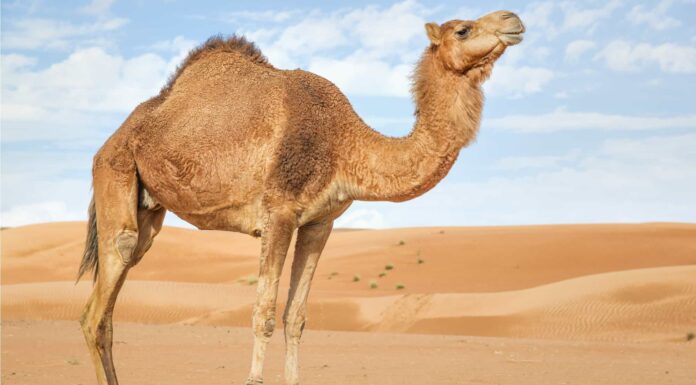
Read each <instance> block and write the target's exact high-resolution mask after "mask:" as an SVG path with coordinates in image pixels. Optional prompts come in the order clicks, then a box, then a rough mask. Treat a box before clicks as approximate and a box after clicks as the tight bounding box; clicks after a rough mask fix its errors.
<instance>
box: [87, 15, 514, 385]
mask: <svg viewBox="0 0 696 385" xmlns="http://www.w3.org/2000/svg"><path fill="white" fill-rule="evenodd" d="M426 30H427V34H428V37H429V39H430V41H431V44H430V46H429V47H428V48H426V49H425V51H424V53H423V56H422V58H421V60H420V61H419V63H418V66H417V68H416V70H415V72H414V77H413V87H412V91H413V97H414V102H415V104H416V123H415V125H414V127H413V130H412V132H411V133H410V134H409V135H408V136H406V137H403V138H391V137H385V136H384V135H382V134H380V133H379V132H377V131H375V130H373V129H372V128H370V127H369V126H367V125H366V124H365V123H364V122H363V121H362V119H360V117H359V116H358V115H357V114H356V113H355V111H354V110H353V108H352V107H351V105H350V102H349V101H348V99H347V98H346V97H345V95H343V93H341V91H340V90H339V89H338V88H337V87H336V86H335V85H334V84H332V83H331V82H330V81H328V80H326V79H324V78H322V77H320V76H317V75H315V74H312V73H309V72H306V71H302V70H291V71H283V70H278V69H276V68H274V67H273V66H271V65H270V64H269V63H268V62H267V61H266V59H265V58H264V56H263V54H262V53H261V51H259V50H258V49H257V48H256V47H255V46H254V45H253V44H252V43H249V42H247V41H246V40H245V39H244V38H241V37H235V36H233V37H230V38H221V37H219V36H218V37H213V38H211V39H209V40H208V41H207V42H206V43H205V44H203V45H202V46H200V47H198V48H196V49H194V50H193V51H191V53H190V54H189V55H188V57H187V58H186V59H185V60H184V62H183V63H182V64H181V65H180V66H179V68H178V69H177V70H176V72H175V73H174V74H173V75H172V77H171V78H170V80H169V82H168V83H167V84H166V85H165V86H164V87H163V88H162V91H161V92H160V94H159V95H157V96H155V97H153V98H152V99H150V100H148V101H146V102H144V103H142V104H141V105H139V106H138V107H137V108H136V109H135V110H134V111H133V112H132V113H131V115H130V116H129V117H128V119H126V121H125V122H124V123H123V124H122V125H121V127H120V128H119V129H118V130H117V131H116V132H115V133H114V134H113V135H112V136H111V137H110V138H109V139H108V140H107V141H106V143H105V144H104V146H103V147H102V148H101V149H100V150H99V152H98V153H97V155H96V156H95V157H94V165H93V170H92V173H93V185H94V198H93V203H92V204H91V205H90V221H89V229H88V236H87V237H88V238H87V245H86V248H85V254H84V256H83V261H82V264H81V265H80V271H79V275H82V274H83V273H85V272H86V271H88V270H90V269H94V271H95V274H94V277H95V282H96V284H95V287H94V291H93V293H92V296H91V297H90V299H89V301H88V303H87V306H86V307H85V310H84V313H83V316H82V319H81V323H82V329H83V332H84V335H85V339H86V341H87V346H88V347H89V349H90V353H91V355H92V360H93V363H94V366H95V368H96V371H97V379H98V381H99V384H100V385H105V384H108V385H115V384H116V382H117V380H116V371H115V369H114V366H113V360H112V357H111V344H112V332H111V322H112V321H111V314H112V313H113V307H114V305H115V303H116V297H117V296H118V292H119V290H120V288H121V285H122V284H123V282H124V280H125V277H126V274H127V272H128V270H129V269H130V268H131V267H133V266H134V265H136V264H137V263H138V261H139V260H140V259H141V258H142V256H143V255H144V254H145V252H146V251H147V250H148V248H149V247H150V245H151V244H152V242H153V239H154V237H155V236H156V235H157V233H158V232H159V230H160V229H161V226H162V221H163V219H164V214H165V211H172V212H174V213H175V214H177V215H178V216H179V217H181V218H182V219H184V220H186V221H188V222H189V223H191V224H193V225H195V226H196V227H198V228H201V229H215V230H226V231H236V232H241V233H245V234H249V235H253V236H260V237H261V241H262V242H261V244H262V248H261V255H260V268H259V280H258V285H257V301H256V304H255V306H254V312H253V319H252V324H253V331H254V348H253V355H252V365H251V370H250V373H249V379H248V382H247V383H248V384H260V383H262V368H263V362H264V358H265V351H266V346H267V344H268V341H269V339H270V336H271V335H272V333H273V331H274V328H275V311H276V299H277V295H278V282H279V279H280V274H281V272H282V269H283V265H284V262H285V258H286V255H287V252H288V247H289V245H290V244H291V239H292V235H293V233H294V232H295V230H297V241H296V243H295V244H296V247H295V255H294V259H293V263H292V274H291V282H290V293H289V296H288V304H287V306H286V310H285V313H284V315H283V321H284V323H285V337H286V339H285V340H286V366H285V382H286V384H288V385H296V384H297V383H299V380H298V365H297V362H298V350H299V341H300V337H301V334H302V330H303V328H304V325H305V319H306V301H307V296H308V294H309V287H310V285H311V281H312V277H313V274H314V271H315V269H316V266H317V263H318V260H319V257H320V255H321V251H322V250H323V248H324V245H325V243H326V240H327V239H328V237H329V234H330V233H331V229H332V225H333V221H334V220H335V219H336V218H337V217H338V216H340V215H341V214H342V213H343V212H344V211H345V210H346V209H347V208H348V207H349V206H350V204H351V203H352V202H353V201H354V200H388V201H404V200H408V199H412V198H414V197H417V196H419V195H421V194H423V193H425V192H427V191H428V190H430V189H431V188H433V187H434V186H435V185H436V184H437V183H438V182H439V181H440V180H442V178H444V177H445V176H446V175H447V173H448V172H449V170H450V169H451V167H452V165H453V164H454V162H455V161H456V159H457V156H458V155H459V151H460V150H461V149H462V148H463V147H464V146H466V145H467V144H469V143H470V142H471V141H472V140H474V138H475V136H476V133H477V131H478V128H479V123H480V117H481V110H482V108H483V94H482V91H481V83H482V82H483V81H484V80H485V79H486V78H487V77H488V76H489V75H490V72H491V70H492V68H493V63H494V62H495V60H497V59H498V58H499V57H500V55H502V54H503V52H504V51H505V49H506V48H507V47H508V46H509V45H512V44H516V43H517V42H519V41H520V40H521V37H520V36H519V35H520V34H521V33H522V32H524V27H523V26H522V23H521V22H520V20H519V19H518V18H517V16H515V15H514V14H512V13H510V12H505V11H501V12H495V13H492V14H490V15H487V16H484V17H482V18H480V19H478V20H476V21H462V20H452V21H449V22H447V23H445V24H443V25H437V24H435V23H429V24H428V25H427V26H426ZM192 263H195V262H192Z"/></svg>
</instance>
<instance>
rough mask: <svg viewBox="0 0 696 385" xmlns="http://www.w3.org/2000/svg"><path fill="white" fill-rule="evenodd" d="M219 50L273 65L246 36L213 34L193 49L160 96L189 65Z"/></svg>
mask: <svg viewBox="0 0 696 385" xmlns="http://www.w3.org/2000/svg"><path fill="white" fill-rule="evenodd" d="M217 52H239V53H241V54H242V55H244V56H246V57H248V58H249V60H251V61H253V62H255V63H258V64H261V65H264V66H268V67H272V66H271V65H270V64H269V63H268V60H267V59H266V57H265V56H264V55H263V53H261V50H259V49H258V48H256V45H255V44H254V43H252V42H249V41H247V40H246V38H245V37H244V36H236V35H232V36H228V37H223V36H222V35H217V36H211V37H209V38H208V40H206V42H205V43H203V44H201V45H200V46H198V47H196V48H194V49H193V50H191V52H189V54H188V55H187V56H186V59H184V61H183V62H181V64H179V66H177V67H176V70H175V71H174V73H173V74H172V75H171V76H170V77H169V79H168V80H167V84H165V85H164V87H162V89H161V90H160V94H159V96H160V97H166V96H167V94H169V91H171V89H172V87H174V83H176V79H178V78H179V75H181V73H182V72H184V70H185V69H186V68H187V67H188V66H190V65H191V64H192V63H194V62H195V61H197V60H200V59H203V58H204V57H205V56H207V55H210V54H213V53H217Z"/></svg>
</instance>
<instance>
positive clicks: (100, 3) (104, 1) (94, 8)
mask: <svg viewBox="0 0 696 385" xmlns="http://www.w3.org/2000/svg"><path fill="white" fill-rule="evenodd" d="M114 1H115V0H92V1H90V2H89V4H87V5H85V6H84V7H82V8H80V10H81V11H82V12H84V13H87V14H90V15H96V16H104V15H105V14H107V13H109V11H110V10H111V6H112V5H113V4H114Z"/></svg>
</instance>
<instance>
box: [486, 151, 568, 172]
mask: <svg viewBox="0 0 696 385" xmlns="http://www.w3.org/2000/svg"><path fill="white" fill-rule="evenodd" d="M578 155H579V153H578V151H572V152H570V153H568V154H565V155H535V156H507V157H504V158H500V159H498V160H497V161H496V162H495V163H494V164H493V168H494V169H498V170H515V171H517V170H525V169H549V168H558V167H560V166H561V165H563V164H567V163H568V162H570V161H573V160H576V159H577V158H578Z"/></svg>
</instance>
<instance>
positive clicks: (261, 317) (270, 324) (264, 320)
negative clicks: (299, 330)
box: [253, 309, 276, 338]
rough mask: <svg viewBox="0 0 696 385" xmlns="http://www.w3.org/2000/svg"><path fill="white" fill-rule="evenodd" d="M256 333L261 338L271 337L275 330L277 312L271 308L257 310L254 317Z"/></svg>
mask: <svg viewBox="0 0 696 385" xmlns="http://www.w3.org/2000/svg"><path fill="white" fill-rule="evenodd" d="M253 324H254V335H255V336H256V337H259V338H271V336H272V335H273V331H274V330H275V324H276V321H275V312H274V311H271V310H270V309H266V311H260V310H257V311H255V312H254V318H253Z"/></svg>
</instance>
